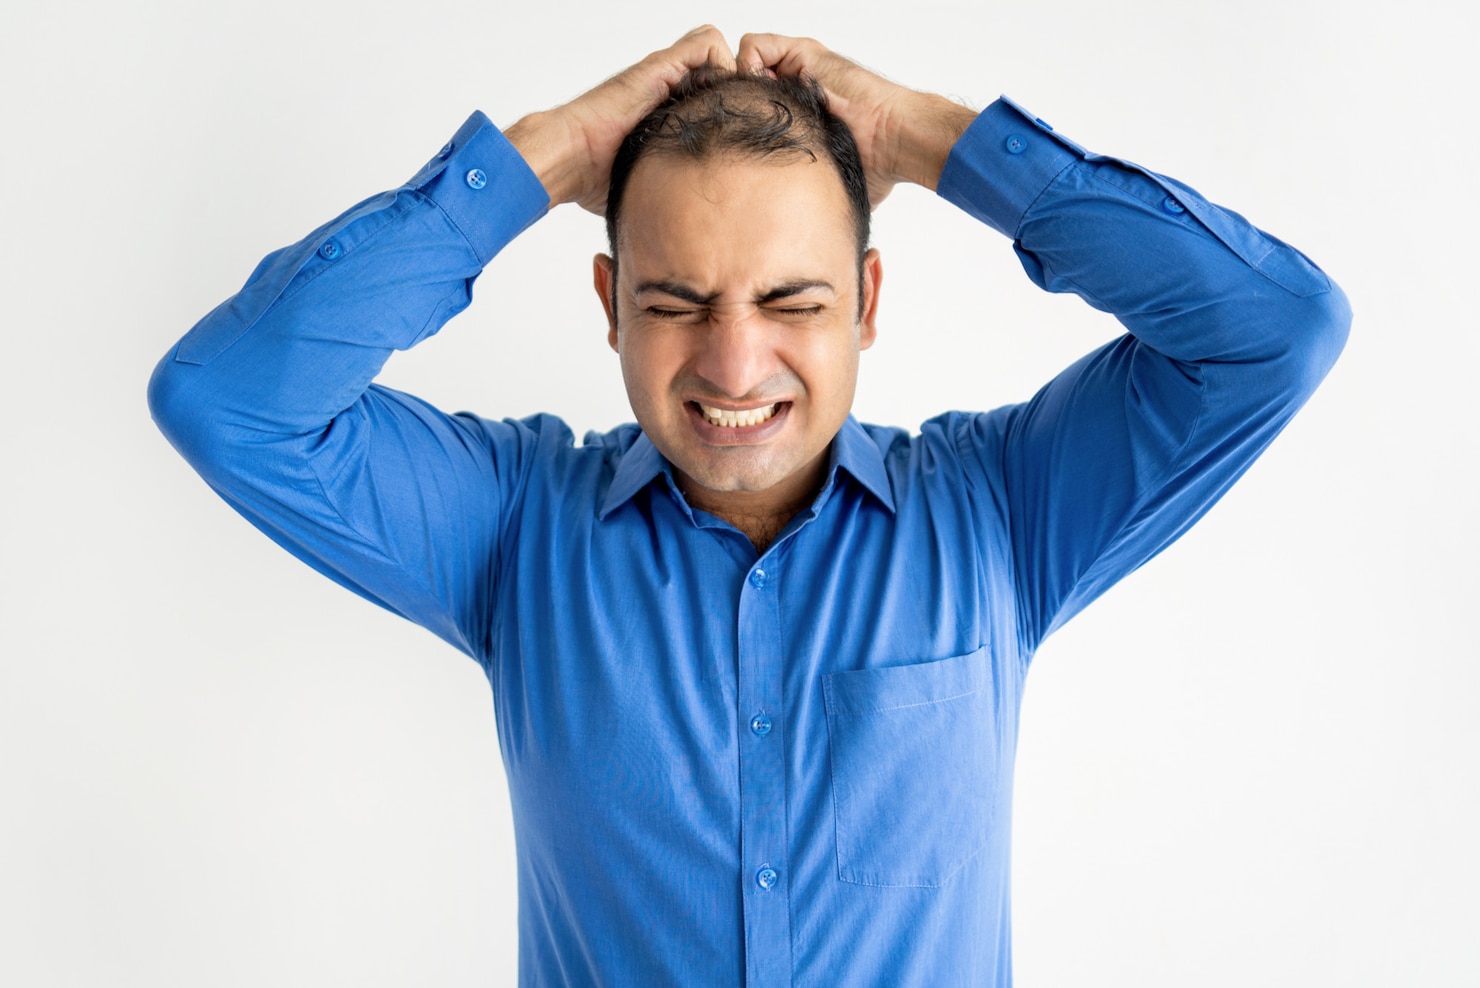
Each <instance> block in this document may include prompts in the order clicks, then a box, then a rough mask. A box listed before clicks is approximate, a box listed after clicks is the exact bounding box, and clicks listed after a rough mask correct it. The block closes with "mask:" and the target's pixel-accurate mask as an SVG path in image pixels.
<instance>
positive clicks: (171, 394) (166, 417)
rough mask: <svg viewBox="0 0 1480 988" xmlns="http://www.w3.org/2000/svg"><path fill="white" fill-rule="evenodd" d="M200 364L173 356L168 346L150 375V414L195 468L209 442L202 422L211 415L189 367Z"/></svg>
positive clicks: (173, 350)
mask: <svg viewBox="0 0 1480 988" xmlns="http://www.w3.org/2000/svg"><path fill="white" fill-rule="evenodd" d="M196 370H199V368H197V367H195V366H193V365H190V364H182V363H180V362H179V361H177V360H176V359H175V347H171V348H170V350H169V352H168V353H166V354H165V355H164V357H163V359H161V360H160V361H159V363H158V364H156V365H155V367H154V373H153V374H151V375H150V376H149V388H148V401H149V415H150V417H151V418H152V419H154V424H155V425H156V426H157V427H158V428H159V431H160V432H162V433H163V434H164V437H165V438H166V439H168V440H169V442H170V445H171V446H173V447H175V450H176V451H177V452H178V453H179V454H180V455H181V456H183V457H185V459H186V460H187V461H189V462H190V463H191V465H193V466H195V467H196V469H197V470H198V469H200V465H201V463H202V461H203V458H204V456H205V454H206V453H207V451H208V450H209V449H210V448H211V446H212V443H211V442H210V440H209V438H208V437H207V435H206V434H205V429H204V426H205V424H206V423H207V422H209V421H210V418H211V416H210V415H209V414H208V412H207V410H206V408H205V407H204V402H203V400H202V393H201V388H200V387H199V382H198V381H197V380H195V379H194V378H195V375H193V374H191V371H196Z"/></svg>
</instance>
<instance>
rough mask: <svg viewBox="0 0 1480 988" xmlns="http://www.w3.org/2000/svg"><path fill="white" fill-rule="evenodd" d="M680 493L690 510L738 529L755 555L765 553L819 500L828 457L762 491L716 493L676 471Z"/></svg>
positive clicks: (821, 458)
mask: <svg viewBox="0 0 1480 988" xmlns="http://www.w3.org/2000/svg"><path fill="white" fill-rule="evenodd" d="M674 473H675V474H676V476H677V479H678V489H679V490H680V491H682V492H683V496H684V498H685V500H687V501H688V502H689V505H690V506H691V507H695V508H699V509H700V510H702V511H707V512H709V513H710V514H712V515H714V516H716V517H718V518H722V519H724V520H725V521H727V522H729V523H730V524H731V525H734V526H735V527H736V528H738V529H739V530H740V531H741V532H742V533H743V534H744V535H745V537H746V538H748V539H750V544H751V545H753V546H755V551H756V552H759V553H764V552H765V551H766V549H767V548H768V547H769V546H770V545H771V543H772V542H773V541H775V539H776V536H778V535H780V534H781V530H782V529H783V528H785V527H786V524H787V522H789V521H791V520H792V519H793V518H794V517H796V516H797V514H798V513H799V512H801V510H802V509H803V508H805V507H806V506H807V505H808V504H810V503H811V501H812V498H814V497H816V495H817V491H818V489H819V488H821V487H822V479H823V477H824V476H825V475H826V473H827V454H826V452H824V453H823V454H822V456H821V457H819V458H818V460H817V461H816V462H815V463H814V464H812V465H810V466H808V467H807V468H806V469H803V470H799V471H797V473H796V474H794V475H793V476H791V477H788V478H786V479H785V480H783V481H782V482H781V483H779V484H775V485H773V486H771V487H768V488H766V489H765V490H763V491H716V490H711V489H709V488H707V487H704V486H702V485H700V484H697V483H695V482H694V481H693V480H692V479H691V478H690V477H688V476H687V475H686V474H684V473H683V472H681V471H677V470H675V471H674Z"/></svg>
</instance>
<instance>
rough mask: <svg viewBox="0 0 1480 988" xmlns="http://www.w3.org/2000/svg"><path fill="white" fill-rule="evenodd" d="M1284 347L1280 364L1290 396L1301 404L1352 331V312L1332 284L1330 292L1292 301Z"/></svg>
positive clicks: (1338, 354)
mask: <svg viewBox="0 0 1480 988" xmlns="http://www.w3.org/2000/svg"><path fill="white" fill-rule="evenodd" d="M1285 318H1286V319H1287V320H1288V321H1287V324H1286V326H1285V339H1286V340H1287V341H1288V345H1287V346H1286V348H1285V352H1284V356H1283V359H1282V360H1281V361H1280V362H1281V363H1282V364H1283V366H1284V368H1285V371H1286V375H1285V376H1286V381H1287V385H1288V388H1289V391H1290V396H1291V397H1292V398H1294V399H1295V400H1296V402H1298V403H1301V404H1303V403H1304V402H1305V400H1306V399H1308V398H1309V397H1310V396H1311V395H1312V394H1314V393H1315V390H1316V388H1317V387H1319V386H1320V384H1321V382H1322V381H1324V380H1325V379H1326V375H1327V374H1328V373H1330V371H1331V368H1332V367H1333V366H1334V365H1335V364H1336V358H1338V357H1339V356H1341V351H1342V349H1343V348H1344V347H1345V346H1346V340H1347V336H1348V334H1349V333H1350V331H1351V324H1352V309H1351V303H1350V302H1349V301H1348V300H1347V297H1346V293H1345V292H1343V291H1342V290H1341V288H1340V287H1339V286H1338V285H1337V284H1336V283H1335V282H1334V281H1333V282H1331V288H1330V290H1329V291H1324V292H1320V293H1318V294H1314V295H1307V296H1304V297H1302V298H1298V299H1294V300H1293V304H1291V305H1290V306H1289V308H1288V310H1287V313H1286V317H1285Z"/></svg>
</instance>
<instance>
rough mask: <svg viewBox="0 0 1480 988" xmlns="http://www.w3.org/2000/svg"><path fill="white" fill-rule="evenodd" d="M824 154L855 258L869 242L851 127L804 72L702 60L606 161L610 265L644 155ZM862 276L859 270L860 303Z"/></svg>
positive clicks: (866, 203) (865, 188)
mask: <svg viewBox="0 0 1480 988" xmlns="http://www.w3.org/2000/svg"><path fill="white" fill-rule="evenodd" d="M819 153H820V154H822V155H825V156H826V157H827V159H828V160H829V161H831V162H832V164H833V166H834V167H835V168H836V169H837V171H838V177H839V178H840V179H841V180H842V183H843V191H844V192H845V193H846V194H847V196H848V203H849V205H850V206H851V207H852V212H853V226H854V230H855V233H856V235H857V241H858V264H859V267H860V269H861V268H862V266H863V256H864V253H865V252H866V251H867V250H868V234H869V201H868V184H867V182H866V180H865V178H864V174H863V162H862V161H861V160H860V159H859V156H858V145H857V144H856V143H855V142H854V140H853V132H852V131H850V130H849V129H848V125H847V124H845V123H843V121H842V120H841V119H839V118H838V117H836V116H834V115H833V114H832V112H831V111H829V110H828V108H827V96H826V95H825V94H824V93H823V91H822V86H821V85H820V84H818V83H817V81H816V80H814V79H812V78H810V77H807V76H783V77H780V78H774V79H773V78H771V77H770V76H765V75H750V74H747V73H742V72H734V71H730V70H727V69H721V68H719V67H717V66H714V65H702V66H700V67H699V68H697V69H693V70H692V71H690V72H689V73H688V74H687V75H685V76H684V77H683V79H681V80H680V81H679V83H678V85H676V86H674V87H673V89H672V91H671V92H670V93H669V96H668V98H667V99H666V100H664V101H663V102H662V103H661V104H659V105H658V107H657V109H655V110H653V112H652V113H649V114H648V115H647V116H646V117H644V118H643V119H642V120H641V121H639V122H638V124H637V126H636V127H634V128H632V132H631V133H630V134H628V135H627V139H626V140H624V141H623V142H622V146H621V147H620V148H618V149H617V155H616V158H615V160H613V162H612V175H611V188H610V190H609V191H608V193H607V198H606V238H607V243H608V244H609V245H610V249H611V254H612V259H613V266H614V268H615V263H616V256H617V221H618V219H619V217H620V216H621V212H622V198H623V195H624V194H625V192H626V191H627V182H628V180H629V179H630V178H631V177H632V172H633V169H635V168H636V167H637V163H638V162H639V161H641V160H642V159H643V158H644V157H647V156H649V155H672V156H675V157H683V158H691V159H693V160H694V161H706V160H708V159H710V158H713V157H716V156H719V155H722V154H736V155H740V156H742V157H754V158H770V157H778V158H781V157H786V156H790V155H806V156H807V157H809V158H811V159H812V160H813V161H816V160H818V155H819ZM862 297H863V279H862V278H861V277H860V278H859V304H860V307H861V306H862Z"/></svg>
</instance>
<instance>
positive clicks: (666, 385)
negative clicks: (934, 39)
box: [504, 25, 975, 552]
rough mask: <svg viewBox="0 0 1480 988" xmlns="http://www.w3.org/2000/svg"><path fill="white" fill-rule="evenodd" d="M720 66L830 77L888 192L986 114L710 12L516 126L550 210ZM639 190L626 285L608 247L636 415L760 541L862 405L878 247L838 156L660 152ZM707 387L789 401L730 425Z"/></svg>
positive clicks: (681, 471) (597, 190) (873, 182)
mask: <svg viewBox="0 0 1480 988" xmlns="http://www.w3.org/2000/svg"><path fill="white" fill-rule="evenodd" d="M706 62H709V63H711V64H714V65H718V66H721V67H724V68H735V67H738V68H739V69H741V70H742V71H748V72H755V73H764V74H769V75H773V76H791V75H798V74H802V73H805V74H807V75H809V76H811V77H812V78H814V79H816V80H817V81H818V82H819V83H821V84H822V87H823V89H824V91H825V92H826V93H827V96H828V103H829V106H830V107H831V109H832V111H833V112H834V113H836V114H837V115H838V116H840V117H841V118H842V119H843V121H844V122H845V123H846V124H847V125H848V126H849V128H850V129H851V130H852V131H853V135H854V138H855V139H856V141H857V142H858V148H859V155H860V157H861V158H862V161H863V166H864V172H865V175H866V178H867V180H868V188H869V199H870V202H871V203H872V204H873V205H874V206H875V207H877V206H878V204H879V203H880V202H882V201H883V200H884V198H885V197H886V196H887V195H888V194H889V191H890V190H891V189H892V188H893V187H894V185H895V184H897V183H899V182H914V183H916V184H919V185H923V186H925V187H926V188H929V189H932V190H933V189H934V188H935V187H936V184H937V182H938V181H939V179H940V173H941V169H942V168H943V167H944V166H945V161H946V158H947V156H948V155H949V153H950V149H951V147H952V146H953V145H954V144H955V142H956V140H957V138H959V137H960V136H961V134H962V133H963V132H964V131H965V129H966V128H967V127H968V126H969V125H970V124H971V121H972V120H973V119H975V114H974V113H973V112H972V111H970V110H967V109H965V108H963V107H960V106H957V105H956V104H954V103H952V102H950V101H949V100H946V99H945V98H943V97H940V96H935V95H932V94H930V93H921V92H916V91H914V90H910V89H906V88H904V87H902V86H898V85H895V84H894V83H892V82H889V81H888V80H886V79H883V78H881V77H880V76H877V75H875V74H873V73H872V72H869V71H867V70H866V69H863V68H861V67H860V66H858V65H856V64H854V63H853V62H851V61H849V60H848V59H846V58H844V57H842V56H841V55H838V54H836V53H834V52H832V51H830V50H828V49H827V48H826V47H824V46H823V45H821V44H819V43H818V42H816V41H814V40H812V39H810V38H788V37H785V36H782V35H775V34H747V35H745V36H744V37H742V38H741V39H740V44H739V46H738V47H737V48H735V49H734V50H733V51H732V49H731V48H730V46H729V44H728V43H727V42H726V41H725V38H724V36H723V35H722V34H720V32H719V31H718V30H717V29H715V28H714V27H712V26H709V25H706V26H704V27H700V28H696V29H695V30H693V31H690V32H689V33H688V34H686V35H684V36H683V37H682V38H680V39H679V40H678V41H677V42H676V43H675V44H673V45H672V46H670V47H668V48H665V49H663V50H661V51H657V52H653V53H652V54H651V55H648V56H647V57H646V58H644V59H643V60H642V61H641V62H638V63H637V64H636V65H634V66H632V67H631V68H629V69H627V70H626V71H624V72H621V73H619V74H618V75H615V76H613V77H612V78H610V79H608V80H607V81H606V82H603V83H602V84H601V85H599V86H597V87H596V88H595V89H592V90H591V91H590V92H587V93H586V94H584V95H582V96H580V97H578V98H577V99H575V100H572V101H571V102H569V103H566V104H564V105H562V106H558V107H556V108H555V109H553V110H548V111H544V112H541V113H534V114H530V115H528V116H526V117H524V118H522V119H521V120H519V121H518V122H517V123H515V124H514V125H512V126H511V127H509V128H508V129H507V130H506V131H505V132H504V133H505V136H506V137H507V138H508V139H509V141H510V143H512V144H513V145H514V147H515V148H516V149H518V151H519V152H520V154H521V155H523V157H524V159H525V161H526V162H528V164H529V166H530V168H531V169H532V170H533V171H534V173H535V174H536V175H537V176H538V177H539V179H540V182H541V183H542V184H543V185H544V187H545V191H546V193H547V194H548V195H549V197H550V205H551V207H552V208H553V207H554V206H557V205H559V204H561V203H565V202H575V203H579V204H580V205H581V206H582V207H583V208H585V209H588V210H590V211H592V212H595V213H598V214H601V213H603V212H604V210H605V207H606V194H607V190H608V187H609V185H610V182H611V165H612V160H613V159H614V158H615V156H616V152H617V149H618V147H619V146H620V145H621V142H622V140H623V138H625V137H626V135H627V134H628V132H630V131H631V130H632V128H633V127H634V126H636V124H637V122H638V121H639V120H641V119H642V118H643V117H644V116H646V115H647V114H648V113H649V112H650V111H651V110H652V109H653V108H654V107H656V106H657V105H658V104H659V103H661V102H662V101H663V100H664V99H665V98H667V95H668V92H669V89H670V88H671V87H672V86H673V85H675V84H676V83H677V82H678V80H679V79H681V78H682V77H683V76H684V74H685V73H687V72H688V71H689V70H690V69H692V68H696V67H698V66H700V65H703V64H704V63H706ZM627 196H628V199H627V202H626V203H624V208H623V220H622V229H620V230H619V231H618V251H619V254H620V259H621V264H620V265H619V266H618V267H619V271H620V278H619V279H618V283H617V284H616V285H615V286H613V285H612V275H611V270H612V268H611V260H610V258H606V257H605V256H604V255H602V256H598V257H597V259H596V263H595V277H594V281H595V286H596V290H597V294H598V295H599V296H600V297H601V301H602V305H603V307H604V308H605V309H606V313H607V321H608V327H609V334H608V338H609V340H610V342H611V344H612V346H613V347H614V348H615V349H616V350H617V353H618V354H619V356H620V357H621V363H622V373H623V378H624V380H625V382H626V385H627V393H628V397H629V399H630V400H631V402H632V409H633V412H634V414H635V415H636V417H637V421H638V424H639V425H641V426H642V428H643V430H644V432H645V433H646V434H647V435H648V437H649V438H650V439H651V440H652V442H653V444H654V445H655V446H656V447H657V448H658V450H659V451H660V452H661V453H663V454H664V456H666V457H667V458H668V459H669V461H670V462H672V463H673V464H674V466H675V467H676V468H677V470H678V476H679V481H680V485H681V487H682V488H683V491H684V495H685V497H687V498H688V499H689V501H690V503H691V504H694V505H695V506H697V507H701V508H703V509H705V510H707V511H710V512H711V513H713V514H716V515H718V516H719V517H721V518H724V519H725V520H727V521H729V522H730V523H731V524H733V525H735V527H736V528H738V529H740V531H742V532H744V533H745V534H746V535H747V536H748V537H749V538H750V540H751V541H752V543H754V544H755V546H756V548H757V549H758V550H759V551H762V552H763V551H765V548H766V546H767V545H769V544H770V542H771V540H772V539H774V538H775V536H776V534H777V533H778V532H779V531H780V530H781V528H782V527H783V526H784V525H785V524H786V522H787V521H788V520H789V519H790V518H791V517H792V516H793V515H794V514H796V512H797V511H799V510H800V509H801V508H802V507H804V506H805V505H806V503H807V501H808V500H809V499H810V498H811V496H812V495H813V494H814V493H815V492H816V490H817V488H818V485H819V484H820V483H821V481H822V471H823V469H824V468H825V465H826V462H827V449H828V444H829V443H831V441H832V438H833V437H834V436H835V435H836V434H837V430H838V428H840V427H841V425H842V423H843V421H844V419H845V418H846V416H847V413H848V409H849V407H850V406H851V405H852V402H853V393H854V388H855V385H856V382H857V375H858V354H859V352H860V351H861V350H864V349H866V348H867V347H868V346H869V345H870V344H872V343H873V340H874V336H875V325H874V322H875V316H876V312H877V304H878V287H879V283H880V280H881V278H882V270H881V268H880V266H879V259H878V254H877V253H876V252H873V251H870V252H869V255H868V257H867V259H866V260H865V262H864V265H863V270H862V272H860V271H859V270H858V266H857V263H856V256H857V255H856V253H855V252H856V249H857V248H856V243H855V242H854V232H853V228H852V224H851V222H849V218H848V206H847V201H846V196H845V195H844V193H843V190H842V184H841V181H840V180H839V179H838V177H837V175H836V173H835V172H834V170H833V169H832V167H831V166H830V165H828V164H826V163H812V162H809V161H806V160H800V159H799V160H792V161H784V162H781V163H767V162H756V161H744V160H719V161H711V162H706V163H702V164H695V163H692V162H689V163H680V162H675V161H661V160H654V159H645V160H643V161H642V162H641V163H640V164H639V165H638V166H637V168H636V169H635V171H634V173H633V176H632V178H631V180H630V182H629V185H628V191H627ZM860 277H861V278H862V280H863V288H864V304H863V306H862V308H861V309H860V308H859V307H858V306H857V298H858V284H859V283H858V279H859V278H860ZM801 285H805V286H806V288H805V290H798V286H801ZM613 287H615V288H616V295H615V298H616V305H615V308H613V306H612V303H611V300H612V298H613V294H612V289H613ZM778 291H779V292H781V294H777V293H778ZM814 309H815V311H813V310H814ZM788 310H792V311H788ZM673 313H677V314H676V315H675V314H673ZM698 402H702V403H703V404H706V405H710V406H712V407H716V408H720V409H725V410H730V411H743V410H746V409H753V408H755V407H757V406H769V405H771V404H773V403H774V404H778V408H779V410H778V412H777V414H776V415H775V417H774V418H772V419H771V420H769V421H767V422H766V423H764V424H763V425H760V426H753V427H739V426H731V427H718V428H717V427H714V426H712V425H710V424H708V423H707V422H706V421H705V419H704V417H703V416H702V415H701V414H699V411H698V406H697V404H696V403H698Z"/></svg>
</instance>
